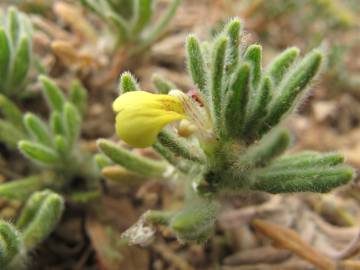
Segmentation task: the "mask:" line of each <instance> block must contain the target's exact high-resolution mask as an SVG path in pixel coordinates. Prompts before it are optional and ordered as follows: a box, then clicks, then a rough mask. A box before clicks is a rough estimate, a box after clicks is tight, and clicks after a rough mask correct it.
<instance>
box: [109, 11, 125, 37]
mask: <svg viewBox="0 0 360 270" xmlns="http://www.w3.org/2000/svg"><path fill="white" fill-rule="evenodd" d="M106 18H107V19H108V20H109V21H110V22H111V23H112V24H113V26H114V27H115V29H116V34H117V39H118V41H117V42H118V43H119V44H121V43H123V42H125V41H127V40H128V39H129V33H128V29H129V25H128V23H127V22H126V21H125V20H124V19H123V18H122V17H121V16H119V15H117V14H115V13H114V12H108V13H107V14H106Z"/></svg>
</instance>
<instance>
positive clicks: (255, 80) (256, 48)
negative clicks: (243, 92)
mask: <svg viewBox="0 0 360 270" xmlns="http://www.w3.org/2000/svg"><path fill="white" fill-rule="evenodd" d="M261 56H262V47H261V46H260V45H257V44H253V45H250V46H249V47H248V48H247V49H246V51H245V54H244V60H245V61H247V62H248V63H249V64H250V65H251V82H252V84H251V85H252V86H253V89H254V90H255V89H256V88H257V87H258V86H259V84H260V80H261V61H262V57H261ZM253 92H254V91H253Z"/></svg>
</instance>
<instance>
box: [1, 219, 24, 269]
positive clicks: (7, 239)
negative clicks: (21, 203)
mask: <svg viewBox="0 0 360 270" xmlns="http://www.w3.org/2000/svg"><path fill="white" fill-rule="evenodd" d="M22 249H23V248H22V241H21V237H20V233H19V232H18V231H17V230H16V229H15V227H14V226H12V225H11V224H9V223H7V222H5V221H2V220H0V265H1V267H4V268H5V269H6V268H7V266H8V265H9V264H10V263H11V262H12V260H13V259H14V258H15V257H16V256H17V255H19V254H20V253H21V252H22Z"/></svg>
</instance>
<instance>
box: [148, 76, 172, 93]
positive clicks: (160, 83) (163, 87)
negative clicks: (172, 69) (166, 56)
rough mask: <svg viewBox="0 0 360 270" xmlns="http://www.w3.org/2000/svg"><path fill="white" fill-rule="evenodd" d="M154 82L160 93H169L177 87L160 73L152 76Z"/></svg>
mask: <svg viewBox="0 0 360 270" xmlns="http://www.w3.org/2000/svg"><path fill="white" fill-rule="evenodd" d="M152 83H153V85H154V86H155V89H156V91H157V92H158V93H159V94H165V95H166V94H168V93H169V92H170V91H171V90H174V89H177V87H176V85H175V84H173V83H172V82H171V81H168V80H166V79H165V78H163V77H162V76H160V75H158V74H154V75H153V76H152Z"/></svg>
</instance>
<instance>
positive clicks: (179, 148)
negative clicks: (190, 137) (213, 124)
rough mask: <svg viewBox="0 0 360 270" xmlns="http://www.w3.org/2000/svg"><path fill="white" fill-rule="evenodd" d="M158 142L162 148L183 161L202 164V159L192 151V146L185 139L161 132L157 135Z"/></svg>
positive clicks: (164, 131)
mask: <svg viewBox="0 0 360 270" xmlns="http://www.w3.org/2000/svg"><path fill="white" fill-rule="evenodd" d="M157 139H158V142H159V143H161V145H162V146H164V147H166V148H168V149H169V150H171V151H172V152H173V153H174V154H175V155H177V156H180V157H183V158H185V159H188V160H191V161H195V162H200V163H203V162H204V160H203V158H202V157H201V156H200V155H198V154H197V153H196V152H195V153H194V151H193V146H192V145H190V144H189V143H188V142H187V141H186V140H185V139H182V138H181V137H179V136H175V134H172V133H171V132H168V131H166V130H163V131H161V132H160V133H159V135H158V137H157Z"/></svg>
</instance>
